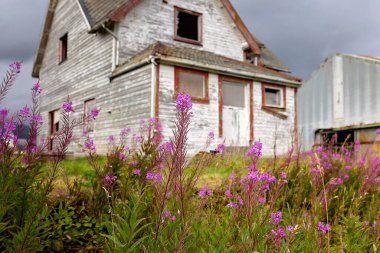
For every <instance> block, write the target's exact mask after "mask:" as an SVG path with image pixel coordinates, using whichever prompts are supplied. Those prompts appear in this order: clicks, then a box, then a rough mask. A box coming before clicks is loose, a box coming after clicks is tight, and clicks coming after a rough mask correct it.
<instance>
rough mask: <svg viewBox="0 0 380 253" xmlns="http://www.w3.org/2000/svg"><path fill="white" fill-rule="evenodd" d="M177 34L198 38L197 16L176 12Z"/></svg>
mask: <svg viewBox="0 0 380 253" xmlns="http://www.w3.org/2000/svg"><path fill="white" fill-rule="evenodd" d="M177 20H178V24H177V35H178V36H179V37H182V38H186V39H190V40H198V37H199V36H198V16H195V15H191V14H189V13H186V12H181V11H180V12H178V19H177Z"/></svg>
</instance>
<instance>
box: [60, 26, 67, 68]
mask: <svg viewBox="0 0 380 253" xmlns="http://www.w3.org/2000/svg"><path fill="white" fill-rule="evenodd" d="M66 60H67V33H66V34H65V35H63V36H62V37H61V38H60V39H59V63H62V62H64V61H66Z"/></svg>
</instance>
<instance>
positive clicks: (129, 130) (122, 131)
mask: <svg viewBox="0 0 380 253" xmlns="http://www.w3.org/2000/svg"><path fill="white" fill-rule="evenodd" d="M130 132H131V129H130V128H129V127H127V128H123V129H121V131H120V134H121V135H122V136H127V135H128V134H129V133H130Z"/></svg>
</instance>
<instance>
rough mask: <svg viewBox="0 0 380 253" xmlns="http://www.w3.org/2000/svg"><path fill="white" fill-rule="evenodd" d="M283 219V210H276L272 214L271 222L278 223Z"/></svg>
mask: <svg viewBox="0 0 380 253" xmlns="http://www.w3.org/2000/svg"><path fill="white" fill-rule="evenodd" d="M281 219H282V213H281V212H274V213H271V214H270V220H269V223H270V224H278V223H280V221H281Z"/></svg>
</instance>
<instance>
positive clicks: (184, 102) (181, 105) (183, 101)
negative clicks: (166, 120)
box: [176, 93, 193, 110]
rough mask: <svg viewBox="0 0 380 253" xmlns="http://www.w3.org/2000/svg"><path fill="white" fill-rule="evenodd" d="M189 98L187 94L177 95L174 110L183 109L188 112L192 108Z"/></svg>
mask: <svg viewBox="0 0 380 253" xmlns="http://www.w3.org/2000/svg"><path fill="white" fill-rule="evenodd" d="M192 106H193V105H192V103H191V98H190V95H189V94H187V93H178V96H177V101H176V108H177V110H179V109H185V110H190V109H191V108H192Z"/></svg>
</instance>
